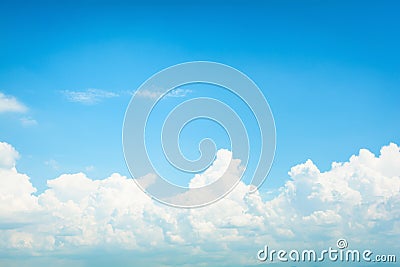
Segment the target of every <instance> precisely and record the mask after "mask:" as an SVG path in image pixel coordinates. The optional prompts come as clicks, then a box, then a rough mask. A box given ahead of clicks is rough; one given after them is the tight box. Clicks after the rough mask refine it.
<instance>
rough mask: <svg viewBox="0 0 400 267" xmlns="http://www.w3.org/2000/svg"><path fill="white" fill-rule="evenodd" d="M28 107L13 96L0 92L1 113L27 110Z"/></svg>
mask: <svg viewBox="0 0 400 267" xmlns="http://www.w3.org/2000/svg"><path fill="white" fill-rule="evenodd" d="M27 110H28V109H27V107H26V106H25V105H24V104H22V103H21V102H19V101H18V100H17V99H16V98H15V97H13V96H7V95H5V94H3V93H2V92H0V113H2V112H25V111H27Z"/></svg>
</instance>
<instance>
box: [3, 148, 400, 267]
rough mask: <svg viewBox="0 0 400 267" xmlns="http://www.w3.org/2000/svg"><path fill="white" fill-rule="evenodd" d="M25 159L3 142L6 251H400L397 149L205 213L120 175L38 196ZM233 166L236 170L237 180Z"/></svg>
mask: <svg viewBox="0 0 400 267" xmlns="http://www.w3.org/2000/svg"><path fill="white" fill-rule="evenodd" d="M219 155H220V158H219V160H220V161H216V162H215V163H214V164H213V165H212V166H211V167H210V168H209V169H208V170H207V171H206V172H205V173H204V174H202V175H198V176H195V177H194V179H193V180H192V185H202V184H207V183H208V182H209V181H210V179H212V174H214V173H215V174H216V175H218V174H219V173H220V171H221V169H223V168H225V167H226V164H223V163H224V162H225V159H230V157H231V156H230V155H231V154H230V152H229V151H223V150H222V151H219ZM17 157H18V154H17V152H16V151H15V149H13V148H12V147H11V146H10V145H8V144H6V143H2V145H1V146H0V162H2V163H1V164H2V165H1V166H2V168H1V173H0V183H1V185H0V199H1V201H0V205H1V208H0V211H1V212H2V213H0V226H1V224H2V223H3V224H4V222H5V221H7V222H15V225H16V226H13V224H7V228H6V229H2V228H1V227H0V249H14V250H19V251H22V252H24V253H50V252H51V251H60V252H61V251H62V252H63V253H70V252H71V251H75V252H76V251H79V249H80V248H81V246H85V247H92V248H103V247H113V248H125V249H132V250H134V251H136V252H146V251H147V252H149V251H152V250H156V251H162V250H165V251H168V249H171V248H173V249H175V253H177V252H176V250H180V251H181V252H182V253H183V254H185V255H191V254H195V255H200V256H201V257H207V255H208V256H210V255H220V256H221V258H222V259H228V257H227V255H229V260H231V261H233V262H235V263H237V262H244V263H243V265H246V264H250V263H254V262H252V260H253V259H255V256H254V253H256V251H257V249H258V248H261V247H262V246H264V245H265V244H266V243H268V245H270V246H275V248H277V249H279V248H286V247H289V248H301V247H303V246H306V247H308V248H310V247H317V246H320V245H322V246H325V247H326V246H332V245H334V244H335V243H334V242H335V241H336V240H337V239H338V238H342V237H344V238H347V240H348V241H349V242H350V243H351V245H352V246H356V245H361V246H362V245H365V244H368V248H370V249H373V248H374V247H378V248H379V247H380V248H388V249H392V250H393V249H399V245H398V240H399V237H400V223H399V220H400V150H399V147H398V146H397V145H395V144H390V145H388V146H385V147H383V148H382V149H381V154H380V155H379V156H378V157H376V156H375V155H373V154H372V153H371V152H369V151H368V150H364V149H362V150H360V153H359V155H356V156H352V157H351V158H350V160H349V161H348V162H344V163H333V164H332V168H331V170H329V171H326V172H321V171H319V169H318V168H317V167H316V166H315V165H314V164H313V162H312V161H311V160H308V161H307V162H305V163H304V164H299V165H297V166H294V167H293V168H292V169H291V170H290V172H289V175H290V177H291V179H290V180H289V181H287V182H286V184H285V185H284V186H283V187H282V188H280V190H279V194H278V195H276V196H275V197H273V198H272V199H271V200H267V201H265V200H263V199H262V197H261V195H260V193H259V192H256V193H254V194H248V186H247V185H245V184H243V183H239V185H238V186H237V187H236V188H235V189H234V190H233V191H232V192H231V193H230V194H229V195H228V196H227V197H226V198H225V199H223V200H221V201H219V202H217V203H215V204H213V205H210V206H207V207H203V208H198V209H176V208H172V207H167V206H164V205H162V204H159V203H157V202H155V201H153V200H151V199H150V198H149V197H148V196H147V195H146V194H144V193H143V192H142V191H140V190H139V189H138V187H137V186H136V184H135V183H134V181H133V180H132V179H129V178H127V177H124V176H121V175H120V174H117V173H115V174H113V175H111V176H110V177H108V178H105V179H103V180H93V179H90V178H89V177H87V176H86V175H85V174H83V173H77V174H64V175H61V176H60V177H58V178H56V179H53V180H49V181H47V186H48V189H47V190H46V191H45V192H43V193H41V194H39V195H38V196H35V195H33V193H34V192H35V189H34V188H33V186H32V184H31V183H30V181H29V177H28V176H26V175H24V174H20V173H18V172H17V171H16V170H15V168H14V165H15V160H16V159H17ZM217 159H218V158H217ZM234 168H235V170H228V171H230V173H231V174H232V175H233V174H235V173H236V169H237V166H234ZM1 214H2V215H3V216H2V215H1ZM16 222H25V223H26V222H30V224H27V225H22V226H21V225H20V224H16ZM245 251H250V254H246V252H245ZM394 251H396V250H394ZM207 252H210V253H208V254H207ZM211 252H212V253H211ZM243 253H244V254H243ZM253 256H254V258H253ZM171 257H172V258H171V259H173V257H174V256H171ZM211 257H214V256H211ZM215 257H217V256H215ZM243 257H244V258H243ZM249 262H250V263H249Z"/></svg>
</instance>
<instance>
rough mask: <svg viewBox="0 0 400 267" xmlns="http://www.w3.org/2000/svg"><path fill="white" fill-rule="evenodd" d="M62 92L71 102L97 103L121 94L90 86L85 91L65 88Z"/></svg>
mask: <svg viewBox="0 0 400 267" xmlns="http://www.w3.org/2000/svg"><path fill="white" fill-rule="evenodd" d="M61 93H62V94H63V95H64V96H65V97H66V98H67V99H68V101H70V102H76V103H81V104H87V105H92V104H97V103H99V102H101V101H103V100H104V99H107V98H113V97H118V96H119V94H117V93H115V92H110V91H106V90H101V89H95V88H89V89H86V90H84V91H70V90H63V91H61Z"/></svg>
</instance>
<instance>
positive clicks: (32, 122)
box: [19, 117, 38, 127]
mask: <svg viewBox="0 0 400 267" xmlns="http://www.w3.org/2000/svg"><path fill="white" fill-rule="evenodd" d="M19 120H20V122H21V124H22V125H23V126H26V127H30V126H36V125H38V122H37V121H36V120H35V119H32V118H29V117H23V118H21V119H19Z"/></svg>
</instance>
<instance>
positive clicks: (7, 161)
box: [0, 142, 19, 169]
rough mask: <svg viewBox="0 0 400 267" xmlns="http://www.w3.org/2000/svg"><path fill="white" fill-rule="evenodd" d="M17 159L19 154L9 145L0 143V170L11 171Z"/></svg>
mask: <svg viewBox="0 0 400 267" xmlns="http://www.w3.org/2000/svg"><path fill="white" fill-rule="evenodd" d="M18 158H19V153H18V151H17V150H15V148H14V147H12V146H11V145H10V144H7V143H5V142H0V169H12V168H14V167H15V163H16V161H17V159H18Z"/></svg>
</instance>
